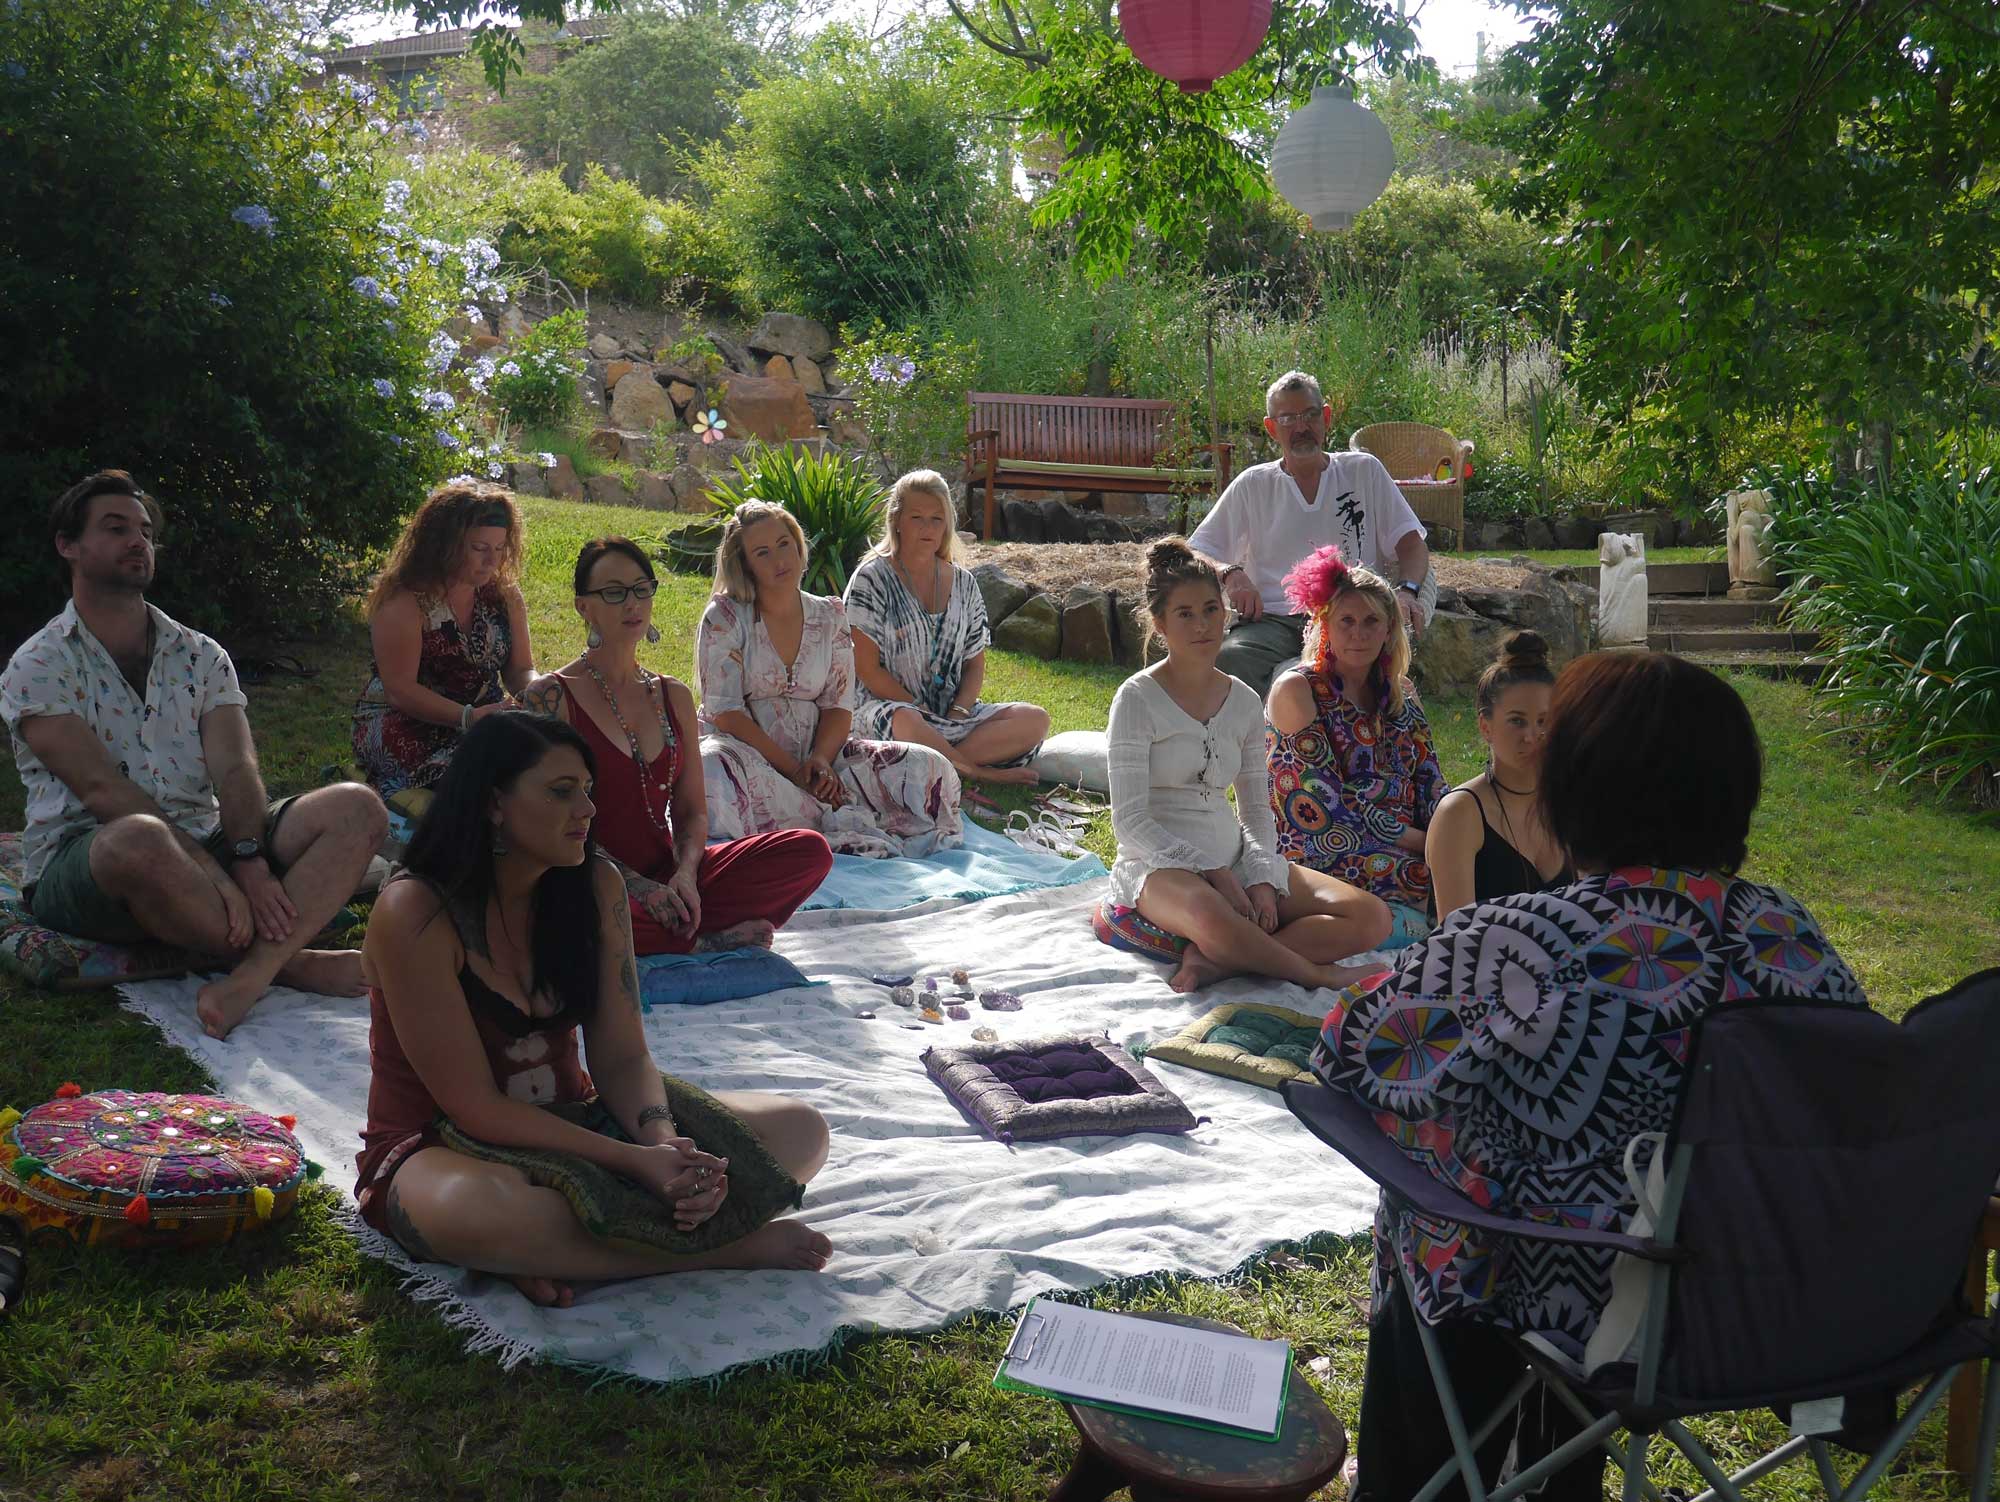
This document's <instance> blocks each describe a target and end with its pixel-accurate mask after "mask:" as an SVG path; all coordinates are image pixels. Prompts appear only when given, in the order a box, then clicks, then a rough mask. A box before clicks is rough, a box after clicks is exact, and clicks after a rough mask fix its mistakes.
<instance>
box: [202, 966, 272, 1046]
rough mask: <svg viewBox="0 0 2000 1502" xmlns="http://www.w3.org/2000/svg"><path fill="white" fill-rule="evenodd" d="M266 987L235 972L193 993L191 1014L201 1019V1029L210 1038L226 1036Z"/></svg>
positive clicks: (255, 1003)
mask: <svg viewBox="0 0 2000 1502" xmlns="http://www.w3.org/2000/svg"><path fill="white" fill-rule="evenodd" d="M267 989H269V988H268V987H265V986H260V985H257V984H256V983H255V982H252V981H247V980H242V979H239V978H238V977H237V976H235V975H225V976H224V977H223V978H222V979H221V980H212V981H210V982H209V983H208V984H207V985H205V986H203V987H202V988H201V989H200V990H199V991H197V992H195V993H194V1015H195V1016H196V1018H198V1019H199V1020H200V1022H201V1030H202V1031H203V1032H205V1033H207V1034H208V1035H209V1037H211V1038H226V1037H228V1036H229V1035H230V1033H231V1032H232V1031H234V1029H235V1027H236V1024H237V1023H239V1022H241V1021H242V1020H243V1019H244V1018H245V1017H247V1016H249V1015H250V1009H251V1008H252V1007H254V1006H255V1005H257V1003H258V1002H259V1001H260V1000H261V999H262V998H263V995H264V992H265V991H266V990H267Z"/></svg>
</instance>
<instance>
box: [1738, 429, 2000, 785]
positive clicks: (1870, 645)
mask: <svg viewBox="0 0 2000 1502" xmlns="http://www.w3.org/2000/svg"><path fill="white" fill-rule="evenodd" d="M1759 483H1761V484H1762V485H1764V486H1765V487H1766V488H1768V489H1769V490H1770V492H1771V496H1772V514H1773V517H1774V524H1773V527H1772V532H1771V539H1772V544H1773V547H1772V554H1773V559H1774V561H1775V563H1776V565H1777V567H1778V570H1779V573H1780V575H1781V576H1782V577H1783V578H1784V580H1785V583H1786V588H1785V593H1784V596H1783V599H1784V603H1785V609H1786V611H1787V612H1788V614H1789V616H1790V618H1791V620H1792V621H1793V622H1794V623H1796V624H1797V625H1798V626H1800V627H1802V628H1805V629H1808V630H1815V631H1818V632H1820V633H1821V634H1822V635H1823V636H1824V637H1826V639H1827V641H1828V643H1829V648H1830V650H1829V656H1830V657H1831V662H1830V664H1829V665H1828V667H1827V670H1826V673H1825V675H1824V677H1823V679H1822V681H1821V684H1820V693H1821V696H1822V698H1823V699H1824V701H1825V702H1826V703H1827V704H1828V705H1829V706H1830V707H1831V708H1833V709H1834V710H1835V711H1837V712H1838V713H1839V715H1840V717H1841V719H1842V722H1843V723H1844V724H1845V725H1847V726H1851V727H1854V728H1856V729H1859V730H1860V731H1862V732H1863V733H1864V734H1865V736H1866V737H1867V738H1868V741H1869V743H1870V749H1871V750H1872V751H1873V752H1874V754H1876V755H1878V756H1879V757H1881V759H1882V760H1883V762H1884V764H1885V765H1886V767H1887V769H1888V771H1889V773H1890V774H1892V775H1894V776H1895V777H1897V778H1898V780H1900V781H1904V782H1908V781H1911V780H1913V779H1917V778H1929V779H1934V780H1935V781H1937V782H1938V783H1940V784H1941V785H1942V786H1943V787H1945V788H1946V789H1947V790H1948V789H1950V788H1954V787H1957V786H1958V785H1960V784H1961V783H1966V782H1970V783H1971V786H1972V792H1973V795H1974V797H1975V798H1979V799H1982V800H1990V799H1991V798H1993V797H1994V796H1995V794H1996V793H2000V475H1996V474H1995V473H1994V472H1993V471H1992V470H1990V469H1982V470H1980V471H1979V472H1978V473H1977V474H1973V475H1966V474H1963V473H1960V472H1956V471H1951V470H1942V471H1937V472H1933V473H1928V474H1925V473H1915V474H1910V475H1907V476H1900V477H1898V478H1896V479H1894V480H1892V481H1889V482H1886V483H1884V482H1880V481H1877V482H1875V483H1872V484H1870V485H1868V486H1866V487H1865V488H1863V487H1845V488H1843V487H1838V486H1835V485H1834V484H1832V483H1831V482H1829V481H1828V480H1826V479H1825V478H1824V477H1821V476H1818V475H1814V474H1778V473H1771V474H1766V475H1763V476H1760V477H1759Z"/></svg>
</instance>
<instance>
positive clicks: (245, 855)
mask: <svg viewBox="0 0 2000 1502" xmlns="http://www.w3.org/2000/svg"><path fill="white" fill-rule="evenodd" d="M229 853H230V854H231V855H233V856H235V857H236V858H237V859H238V860H240V861H247V860H249V859H250V857H251V856H253V855H262V854H263V853H264V845H263V842H262V841H261V840H238V841H237V842H236V843H235V844H234V845H231V846H230V847H229Z"/></svg>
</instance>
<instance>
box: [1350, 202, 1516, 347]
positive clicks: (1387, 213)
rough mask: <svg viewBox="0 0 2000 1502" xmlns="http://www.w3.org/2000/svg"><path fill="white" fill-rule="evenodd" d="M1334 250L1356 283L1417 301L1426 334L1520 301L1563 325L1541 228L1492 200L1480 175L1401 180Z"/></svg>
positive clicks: (1455, 328) (1472, 327)
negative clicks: (1482, 191)
mask: <svg viewBox="0 0 2000 1502" xmlns="http://www.w3.org/2000/svg"><path fill="white" fill-rule="evenodd" d="M1334 250H1335V256H1336V259H1337V262H1338V263H1339V264H1340V265H1341V266H1343V267H1344V268H1345V270H1346V272H1347V274H1348V277H1349V278H1350V279H1351V280H1352V281H1353V283H1354V284H1355V285H1357V286H1359V287H1362V288H1364V289H1365V290H1367V291H1368V292H1369V293H1371V294H1373V295H1374V296H1376V297H1378V298H1380V297H1387V296H1391V295H1394V296H1395V297H1396V298H1397V299H1398V300H1399V301H1401V302H1404V303H1406V304H1408V305H1409V306H1411V307H1412V308H1413V309H1414V310H1415V312H1416V315H1417V319H1418V323H1419V325H1420V327H1421V328H1422V330H1423V331H1424V333H1426V334H1430V335H1437V334H1465V333H1474V332H1477V331H1478V328H1479V326H1480V323H1481V322H1482V319H1481V317H1480V315H1482V314H1489V313H1491V312H1492V311H1493V310H1496V309H1510V308H1516V307H1526V308H1529V309H1532V310H1534V311H1535V312H1536V313H1537V314H1538V315H1539V317H1540V321H1541V324H1542V327H1543V328H1544V329H1548V328H1552V327H1553V315H1554V312H1555V307H1554V293H1553V284H1552V282H1551V281H1550V280H1549V278H1548V276H1547V274H1546V273H1545V272H1544V271H1543V269H1542V251H1541V234H1540V231H1538V230H1537V229H1535V227H1534V226H1533V225H1531V224H1529V223H1527V221H1525V220H1522V219H1517V218H1515V217H1514V216H1513V215H1512V214H1503V213H1501V212H1500V211H1498V210H1497V209H1494V208H1492V207H1490V206H1489V205H1488V204H1487V203H1486V202H1485V201H1484V200H1483V199H1481V197H1480V196H1479V191H1478V190H1477V189H1476V188H1474V187H1473V186H1472V184H1471V183H1467V182H1439V181H1437V180H1436V179H1434V178H1427V177H1409V176H1398V177H1395V178H1392V179H1391V180H1390V183H1389V186H1388V187H1387V188H1385V189H1383V191H1382V196H1381V197H1380V198H1378V199H1376V200H1375V202H1373V203H1372V204H1370V205H1369V206H1368V207H1367V208H1365V209H1363V210H1362V211H1361V212H1360V213H1359V214H1358V215H1356V216H1355V220H1354V227H1353V228H1352V229H1350V230H1348V231H1346V232H1345V233H1344V234H1342V235H1341V236H1339V237H1338V240H1337V242H1336V245H1335V247H1334Z"/></svg>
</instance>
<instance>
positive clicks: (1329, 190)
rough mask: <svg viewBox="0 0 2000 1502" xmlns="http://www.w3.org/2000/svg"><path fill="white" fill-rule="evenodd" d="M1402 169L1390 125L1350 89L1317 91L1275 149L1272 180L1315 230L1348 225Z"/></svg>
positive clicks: (1280, 135) (1295, 113)
mask: <svg viewBox="0 0 2000 1502" xmlns="http://www.w3.org/2000/svg"><path fill="white" fill-rule="evenodd" d="M1395 170H1396V148H1395V147H1394V146H1393V145H1392V144H1391V143H1390V141H1389V128H1388V126H1386V125H1384V124H1383V123H1382V122H1381V120H1379V119H1378V118H1376V116H1375V114H1374V113H1373V111H1371V110H1368V109H1365V108H1363V107H1362V106H1361V105H1358V104H1356V103H1355V102H1354V93H1353V91H1352V90H1351V89H1345V88H1319V89H1314V90H1313V94H1312V102H1311V103H1309V104H1308V105H1306V107H1305V108H1304V109H1301V110H1295V111H1293V113H1292V118H1291V119H1289V120H1287V121H1286V122H1285V128H1284V129H1283V130H1281V131H1279V132H1278V139H1277V143H1276V144H1275V145H1274V146H1272V148H1271V180H1272V181H1273V182H1274V183H1276V184H1277V185H1278V191H1279V192H1280V193H1282V194H1284V195H1285V201H1286V202H1287V203H1289V204H1290V205H1291V206H1292V207H1293V208H1295V209H1297V210H1298V211H1299V212H1300V213H1301V214H1304V215H1305V216H1306V217H1307V218H1308V219H1310V220H1312V226H1313V228H1314V229H1346V228H1348V227H1349V226H1350V225H1352V224H1353V223H1354V216H1355V215H1356V214H1358V213H1360V212H1361V211H1362V210H1363V209H1365V208H1367V207H1368V205H1369V204H1371V203H1373V202H1374V201H1375V200H1376V199H1378V198H1380V197H1381V196H1382V190H1383V189H1384V188H1386V187H1388V186H1389V175H1390V173H1392V172H1394V171H1395Z"/></svg>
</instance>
